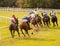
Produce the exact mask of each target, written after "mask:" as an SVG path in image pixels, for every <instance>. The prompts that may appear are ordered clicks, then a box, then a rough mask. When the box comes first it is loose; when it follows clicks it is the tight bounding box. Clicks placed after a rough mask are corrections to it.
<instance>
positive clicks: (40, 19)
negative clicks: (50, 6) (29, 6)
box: [35, 15, 43, 27]
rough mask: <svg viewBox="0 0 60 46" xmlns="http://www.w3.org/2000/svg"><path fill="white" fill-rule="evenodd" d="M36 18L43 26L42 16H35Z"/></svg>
mask: <svg viewBox="0 0 60 46" xmlns="http://www.w3.org/2000/svg"><path fill="white" fill-rule="evenodd" d="M35 20H36V22H37V23H38V24H39V25H40V26H41V27H42V26H43V25H42V18H41V17H40V16H39V15H37V16H35Z"/></svg>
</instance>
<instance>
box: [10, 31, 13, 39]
mask: <svg viewBox="0 0 60 46" xmlns="http://www.w3.org/2000/svg"><path fill="white" fill-rule="evenodd" d="M10 33H11V36H12V38H13V34H12V30H10Z"/></svg>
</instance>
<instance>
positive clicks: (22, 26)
mask: <svg viewBox="0 0 60 46" xmlns="http://www.w3.org/2000/svg"><path fill="white" fill-rule="evenodd" d="M19 28H20V30H21V32H22V34H23V35H24V36H25V34H24V33H23V31H22V30H25V32H26V34H27V35H28V36H29V33H28V30H30V29H32V28H30V27H29V25H28V24H27V23H26V22H21V24H20V25H19Z"/></svg>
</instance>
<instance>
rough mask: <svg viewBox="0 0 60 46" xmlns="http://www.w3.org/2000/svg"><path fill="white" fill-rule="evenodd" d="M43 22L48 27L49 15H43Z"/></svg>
mask: <svg viewBox="0 0 60 46" xmlns="http://www.w3.org/2000/svg"><path fill="white" fill-rule="evenodd" d="M43 23H44V25H47V26H48V27H49V24H50V17H49V16H44V17H43Z"/></svg>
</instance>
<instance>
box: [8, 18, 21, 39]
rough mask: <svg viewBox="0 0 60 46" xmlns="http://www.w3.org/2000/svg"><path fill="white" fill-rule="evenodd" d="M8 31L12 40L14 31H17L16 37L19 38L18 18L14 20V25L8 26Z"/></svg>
mask: <svg viewBox="0 0 60 46" xmlns="http://www.w3.org/2000/svg"><path fill="white" fill-rule="evenodd" d="M9 30H10V33H11V36H12V38H14V33H15V31H17V33H18V36H19V37H20V33H19V29H18V18H17V19H16V24H10V26H9Z"/></svg>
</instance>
